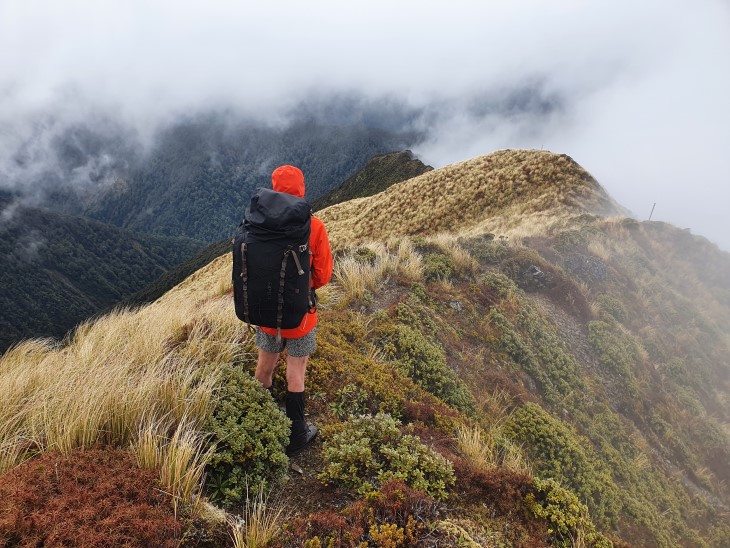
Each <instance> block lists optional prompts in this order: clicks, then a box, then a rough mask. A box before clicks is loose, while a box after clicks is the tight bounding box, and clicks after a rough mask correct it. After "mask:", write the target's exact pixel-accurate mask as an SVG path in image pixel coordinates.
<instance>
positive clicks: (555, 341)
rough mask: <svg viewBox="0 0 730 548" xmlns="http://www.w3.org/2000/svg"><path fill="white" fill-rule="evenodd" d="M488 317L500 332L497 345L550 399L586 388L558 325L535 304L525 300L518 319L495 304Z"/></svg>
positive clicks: (553, 399) (559, 397) (555, 399)
mask: <svg viewBox="0 0 730 548" xmlns="http://www.w3.org/2000/svg"><path fill="white" fill-rule="evenodd" d="M487 318H488V320H489V323H490V325H491V326H492V327H493V328H494V329H495V330H497V332H498V338H497V340H496V343H497V347H496V348H497V349H498V350H499V351H501V352H503V353H505V354H506V355H507V356H509V358H510V359H511V360H512V361H513V362H515V363H516V364H518V365H519V366H520V367H521V368H522V369H523V370H524V371H525V372H527V373H529V374H530V376H531V377H532V378H534V379H535V381H537V383H538V384H539V385H540V389H541V392H542V394H543V395H544V396H545V398H546V399H547V400H549V401H550V402H554V403H557V402H559V401H561V400H562V399H563V398H564V397H565V396H567V395H568V394H570V393H571V392H573V391H575V390H580V389H581V388H583V386H584V382H583V380H582V379H581V376H580V368H579V366H578V364H577V362H576V361H575V359H574V358H573V356H572V355H571V354H570V353H568V352H567V351H566V350H565V348H564V346H563V344H562V342H561V340H560V338H559V337H558V335H557V334H556V332H555V329H554V328H552V327H551V326H549V325H548V324H547V323H546V322H545V320H543V319H542V318H541V317H540V316H539V314H538V313H537V312H535V311H534V310H533V309H532V308H531V307H529V306H527V305H526V304H523V306H522V307H521V308H520V311H519V313H518V314H517V317H516V322H515V323H513V322H512V321H510V319H509V318H508V317H507V315H506V314H505V311H504V310H502V309H501V308H500V307H494V308H492V310H490V311H489V314H488V316H487Z"/></svg>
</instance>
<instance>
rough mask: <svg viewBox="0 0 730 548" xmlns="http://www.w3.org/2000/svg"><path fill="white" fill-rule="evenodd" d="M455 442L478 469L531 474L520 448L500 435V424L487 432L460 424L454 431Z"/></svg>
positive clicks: (468, 460) (464, 455)
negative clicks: (502, 469) (500, 469)
mask: <svg viewBox="0 0 730 548" xmlns="http://www.w3.org/2000/svg"><path fill="white" fill-rule="evenodd" d="M456 443H457V446H458V448H459V452H460V453H461V454H462V456H463V457H464V458H465V459H466V460H467V462H469V463H470V464H471V465H472V466H473V467H474V468H476V469H478V470H484V471H488V470H494V469H495V468H505V469H507V470H510V471H512V472H522V473H526V474H530V475H531V474H532V469H531V467H530V464H529V462H528V461H527V459H526V458H525V456H524V455H523V453H522V451H521V449H520V448H519V447H517V446H516V445H515V444H514V443H512V442H511V441H509V440H508V439H506V438H505V437H504V436H502V431H501V426H495V427H494V428H492V429H490V430H489V431H487V432H484V431H483V430H482V429H481V428H480V427H479V426H471V427H470V426H460V427H459V428H457V431H456Z"/></svg>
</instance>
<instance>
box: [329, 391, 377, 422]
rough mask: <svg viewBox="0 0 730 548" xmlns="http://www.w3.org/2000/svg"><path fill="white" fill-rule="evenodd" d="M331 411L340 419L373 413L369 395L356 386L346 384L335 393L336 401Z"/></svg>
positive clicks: (331, 405)
mask: <svg viewBox="0 0 730 548" xmlns="http://www.w3.org/2000/svg"><path fill="white" fill-rule="evenodd" d="M330 411H332V414H333V415H334V416H335V417H337V418H338V419H344V418H346V417H348V416H350V415H362V414H365V413H369V412H371V411H373V410H372V409H370V397H369V396H368V393H367V392H365V390H363V389H362V388H360V387H359V386H357V385H355V384H346V385H345V386H343V387H342V388H340V389H339V390H337V391H336V392H335V400H334V401H333V402H332V403H330Z"/></svg>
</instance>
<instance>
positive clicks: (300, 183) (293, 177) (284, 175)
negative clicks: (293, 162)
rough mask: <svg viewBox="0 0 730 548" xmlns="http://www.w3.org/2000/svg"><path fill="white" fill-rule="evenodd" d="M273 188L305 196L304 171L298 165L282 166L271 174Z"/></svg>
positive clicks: (277, 190)
mask: <svg viewBox="0 0 730 548" xmlns="http://www.w3.org/2000/svg"><path fill="white" fill-rule="evenodd" d="M271 188H273V189H274V190H275V191H276V192H286V193H287V194H291V195H293V196H297V197H299V198H304V190H305V189H304V173H302V170H301V169H299V168H298V167H294V166H288V165H287V166H280V167H277V168H276V169H275V170H274V172H273V173H272V174H271Z"/></svg>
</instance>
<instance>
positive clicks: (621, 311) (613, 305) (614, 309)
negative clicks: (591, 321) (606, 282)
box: [596, 295, 628, 323]
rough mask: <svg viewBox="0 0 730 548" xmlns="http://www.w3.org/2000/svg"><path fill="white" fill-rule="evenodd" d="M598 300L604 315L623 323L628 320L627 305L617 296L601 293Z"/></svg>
mask: <svg viewBox="0 0 730 548" xmlns="http://www.w3.org/2000/svg"><path fill="white" fill-rule="evenodd" d="M596 300H597V302H598V308H599V309H600V311H601V314H602V315H606V316H610V317H612V318H613V319H615V320H616V321H618V322H621V323H624V322H626V319H627V318H628V312H626V307H625V306H624V305H623V303H622V302H621V301H620V300H618V299H617V298H616V297H612V296H611V295H600V296H599V297H598V299H596Z"/></svg>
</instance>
